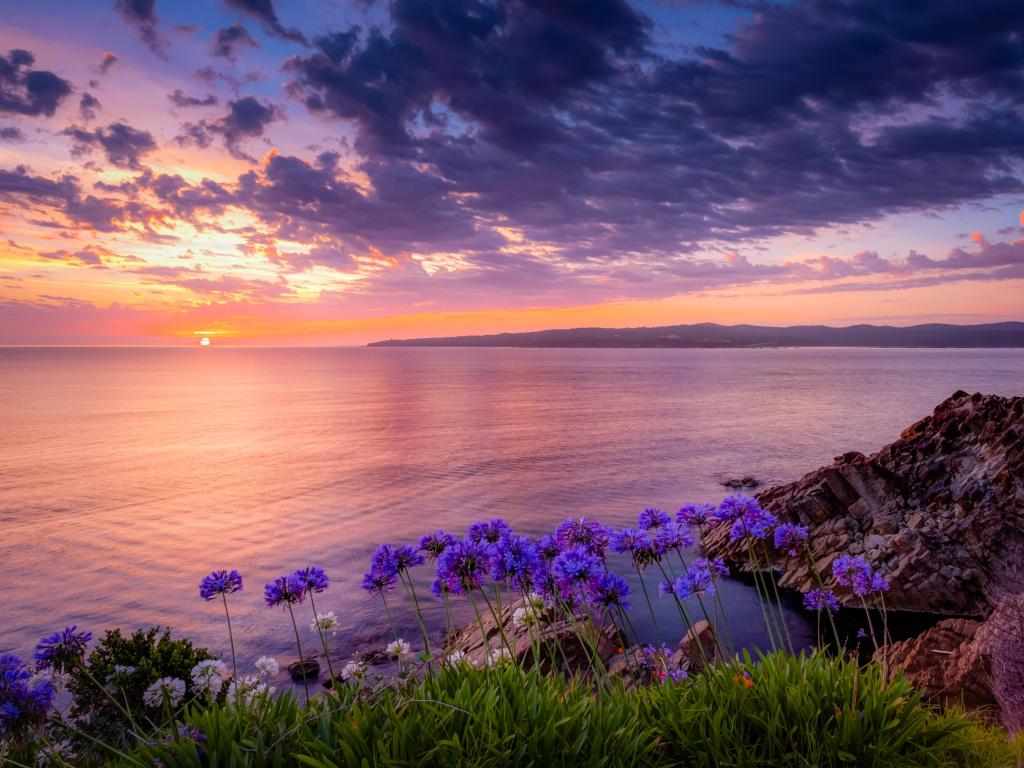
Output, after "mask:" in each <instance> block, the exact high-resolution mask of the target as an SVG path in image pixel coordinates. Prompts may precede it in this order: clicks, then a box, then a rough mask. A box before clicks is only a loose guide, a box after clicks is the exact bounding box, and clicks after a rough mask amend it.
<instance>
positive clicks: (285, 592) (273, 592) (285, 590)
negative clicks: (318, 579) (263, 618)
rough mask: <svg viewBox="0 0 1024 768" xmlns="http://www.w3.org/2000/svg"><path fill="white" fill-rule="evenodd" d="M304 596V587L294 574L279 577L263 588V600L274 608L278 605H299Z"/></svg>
mask: <svg viewBox="0 0 1024 768" xmlns="http://www.w3.org/2000/svg"><path fill="white" fill-rule="evenodd" d="M305 596H306V585H305V583H303V582H301V581H299V580H298V579H297V578H296V576H295V574H294V573H293V574H291V575H289V576H281V577H280V578H277V579H274V580H273V581H272V582H271V583H270V584H267V585H266V586H264V587H263V600H264V601H265V602H266V604H267V605H268V606H270V607H271V608H274V607H276V606H279V605H293V604H295V603H301V602H302V600H303V599H304V598H305Z"/></svg>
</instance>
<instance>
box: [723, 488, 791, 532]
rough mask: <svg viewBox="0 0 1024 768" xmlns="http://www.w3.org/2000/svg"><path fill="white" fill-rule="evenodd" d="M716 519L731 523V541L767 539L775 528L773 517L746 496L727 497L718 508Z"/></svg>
mask: <svg viewBox="0 0 1024 768" xmlns="http://www.w3.org/2000/svg"><path fill="white" fill-rule="evenodd" d="M716 517H717V518H718V519H719V520H722V521H726V522H730V521H731V522H732V528H731V529H730V530H729V538H730V539H732V540H733V541H739V540H740V539H744V538H747V537H748V536H750V537H753V538H755V539H764V538H767V536H768V534H769V533H770V532H771V529H772V528H774V527H775V522H776V520H775V515H773V514H772V513H771V512H767V511H765V510H764V509H762V508H761V505H760V504H758V503H757V500H756V499H752V498H750V497H748V496H729V497H728V498H726V499H725V500H724V501H722V503H721V505H719V507H718V512H717V513H716Z"/></svg>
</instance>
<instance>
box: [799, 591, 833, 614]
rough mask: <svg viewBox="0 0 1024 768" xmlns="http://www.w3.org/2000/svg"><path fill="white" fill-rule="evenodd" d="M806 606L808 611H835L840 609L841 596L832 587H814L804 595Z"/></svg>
mask: <svg viewBox="0 0 1024 768" xmlns="http://www.w3.org/2000/svg"><path fill="white" fill-rule="evenodd" d="M804 608H806V609H807V610H808V611H826V610H827V611H829V612H830V613H835V612H836V611H838V610H839V598H837V597H836V596H835V593H833V592H832V590H830V589H812V590H811V591H810V592H808V593H807V594H806V595H804Z"/></svg>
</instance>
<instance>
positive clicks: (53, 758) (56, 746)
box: [36, 739, 75, 766]
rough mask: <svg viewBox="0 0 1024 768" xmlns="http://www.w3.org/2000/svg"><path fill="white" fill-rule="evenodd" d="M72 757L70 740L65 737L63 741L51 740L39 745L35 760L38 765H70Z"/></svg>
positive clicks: (73, 754)
mask: <svg viewBox="0 0 1024 768" xmlns="http://www.w3.org/2000/svg"><path fill="white" fill-rule="evenodd" d="M74 757H75V753H74V750H73V749H72V748H71V742H70V741H67V740H66V739H65V740H64V741H51V742H50V743H48V744H46V745H45V746H43V747H40V749H39V754H38V756H37V757H36V762H37V763H38V764H39V765H40V766H46V765H71V761H72V760H74Z"/></svg>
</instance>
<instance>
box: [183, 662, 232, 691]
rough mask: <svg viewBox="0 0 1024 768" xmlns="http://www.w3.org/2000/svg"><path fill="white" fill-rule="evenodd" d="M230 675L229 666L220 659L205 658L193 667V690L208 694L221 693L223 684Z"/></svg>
mask: <svg viewBox="0 0 1024 768" xmlns="http://www.w3.org/2000/svg"><path fill="white" fill-rule="evenodd" d="M227 676H228V668H227V666H226V665H225V664H224V662H223V661H221V660H220V659H204V660H203V661H200V662H199V663H198V664H196V665H195V666H194V667H192V672H191V673H190V677H191V678H192V690H193V691H196V692H197V693H203V694H206V695H207V696H216V695H217V694H218V693H220V688H221V684H222V683H223V682H224V679H225V678H226V677H227Z"/></svg>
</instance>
